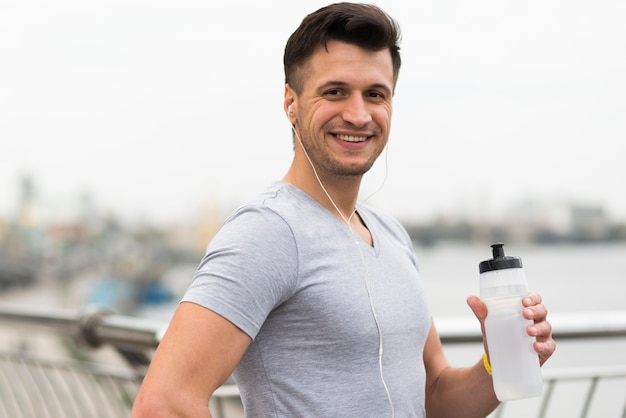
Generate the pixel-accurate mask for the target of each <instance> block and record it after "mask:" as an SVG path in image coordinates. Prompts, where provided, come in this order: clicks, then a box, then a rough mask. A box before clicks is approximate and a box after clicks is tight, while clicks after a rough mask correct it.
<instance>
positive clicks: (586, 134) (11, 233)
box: [0, 0, 626, 314]
mask: <svg viewBox="0 0 626 418" xmlns="http://www.w3.org/2000/svg"><path fill="white" fill-rule="evenodd" d="M324 4H325V3H324V2H319V1H312V2H306V3H300V2H293V1H281V0H272V1H269V2H245V1H244V2H241V1H239V2H210V3H207V2H201V1H194V0H183V1H180V2H176V3H171V2H163V1H157V2H146V1H140V0H131V1H91V2H80V1H74V0H61V1H57V2H54V3H49V2H40V1H11V0H5V1H3V2H1V3H0V144H1V146H0V250H1V253H0V254H1V255H0V283H1V285H2V286H3V287H4V288H6V289H8V288H13V287H15V286H16V285H19V286H24V285H33V284H36V283H38V282H43V281H48V282H54V283H58V282H63V281H68V282H71V281H73V278H75V277H77V276H80V277H81V280H80V281H79V283H81V284H83V285H84V284H85V283H86V282H89V284H88V285H85V287H86V288H85V289H83V290H82V293H83V295H82V296H81V299H80V300H78V301H77V302H79V303H81V304H82V303H85V302H94V301H98V302H101V303H105V302H107V301H106V300H99V299H98V298H102V297H104V296H102V295H104V294H106V293H107V292H111V293H112V292H113V290H112V288H111V289H110V288H109V287H108V286H112V285H111V282H112V281H115V280H117V279H120V280H121V282H120V283H121V284H118V285H116V287H115V289H116V290H115V291H116V292H117V291H120V292H123V293H124V292H128V291H130V289H129V288H128V286H129V283H131V284H132V286H131V288H136V287H139V288H141V289H143V290H142V292H144V293H145V292H148V291H151V292H155V294H153V295H151V296H150V297H153V298H158V297H165V296H166V295H160V296H159V295H157V293H158V292H157V290H155V289H156V288H152V287H151V286H152V285H154V286H157V284H160V283H161V284H162V283H163V281H164V280H166V278H168V277H170V276H172V273H171V272H172V271H175V272H176V274H174V275H173V276H174V277H175V278H171V280H172V281H173V282H174V284H173V283H169V284H167V286H166V287H170V288H171V287H172V286H174V285H175V286H177V287H179V288H177V289H176V291H180V288H184V287H185V286H186V284H188V282H189V280H190V278H191V272H192V271H193V267H194V266H195V264H197V262H198V261H199V258H200V257H201V256H202V253H203V251H204V248H205V246H206V244H207V242H208V241H209V240H210V238H211V237H212V235H213V234H214V233H215V231H216V229H217V228H218V227H219V225H220V224H221V222H222V221H223V220H224V218H225V217H226V216H227V215H228V214H229V213H231V212H232V210H233V209H234V208H236V207H237V206H238V205H240V204H242V203H243V202H245V201H246V200H247V199H249V198H250V197H252V196H253V195H255V194H256V193H258V192H259V191H261V190H263V188H265V187H266V186H267V185H268V184H269V183H270V182H271V181H273V180H277V179H280V178H281V177H282V175H283V174H284V172H285V171H286V169H287V167H288V164H289V163H290V159H291V155H292V148H291V138H290V132H289V125H288V123H287V121H286V120H285V117H284V113H283V110H282V93H283V73H282V53H283V48H284V44H285V41H286V39H287V37H288V36H289V35H290V34H291V32H292V31H293V30H294V29H295V28H296V26H297V25H298V24H299V22H300V20H301V18H302V17H304V15H305V14H307V13H309V12H311V11H312V10H315V9H316V8H318V7H320V6H322V5H324ZM378 4H379V5H380V6H382V7H383V8H384V9H385V10H386V11H388V12H389V13H390V14H391V15H392V16H394V17H396V18H397V20H398V21H399V23H400V25H401V27H402V30H403V39H402V44H401V45H402V49H401V50H402V54H403V67H402V70H401V75H400V80H399V84H398V87H397V93H396V96H395V99H394V125H393V129H392V136H391V139H390V145H389V149H388V151H387V155H386V157H385V158H381V159H380V160H379V162H378V163H377V166H376V167H375V168H374V169H373V171H372V172H371V173H370V174H369V175H368V177H367V178H366V181H365V184H364V187H363V196H364V197H365V196H369V195H370V194H371V193H373V192H374V191H376V190H377V189H378V188H379V187H380V186H381V185H382V189H380V190H379V191H377V192H376V193H374V195H373V196H371V197H370V198H368V200H367V202H368V203H369V204H371V205H374V206H377V207H380V208H382V209H384V210H386V211H388V212H390V213H392V214H393V215H395V216H397V217H398V218H399V219H400V220H401V221H402V222H403V223H404V224H405V226H406V227H407V229H408V230H409V232H410V233H411V235H412V237H413V238H414V240H415V243H416V248H417V251H418V255H419V256H420V258H421V260H422V264H423V271H424V273H425V280H427V281H432V282H433V283H445V282H442V281H443V280H452V278H451V277H450V276H451V274H450V273H448V274H447V276H446V274H444V273H445V272H446V271H447V270H446V269H447V268H449V266H450V265H458V262H455V261H452V262H450V261H445V262H443V263H442V264H441V265H438V264H434V259H437V258H436V257H433V254H438V253H437V252H438V251H442V253H443V254H446V255H447V256H448V257H450V259H451V260H457V259H458V257H457V256H456V255H455V254H461V253H462V251H464V250H468V251H471V248H473V247H476V246H478V247H481V249H480V250H479V252H470V254H471V256H468V257H471V258H473V260H472V264H471V265H470V266H467V267H464V269H465V271H464V272H463V273H461V272H459V273H458V274H459V275H462V276H464V277H465V278H466V280H467V282H468V283H470V282H471V283H472V285H474V287H475V284H474V281H473V278H474V275H475V273H476V272H475V269H476V266H475V264H477V263H478V262H479V261H480V260H481V259H484V258H485V257H487V256H488V255H489V251H488V250H489V249H488V244H490V243H491V242H493V241H496V240H502V241H505V242H506V243H507V247H510V246H511V245H518V246H520V245H524V246H526V248H519V247H518V248H519V249H520V250H522V249H523V252H527V253H530V254H535V253H537V254H546V257H547V258H548V259H553V258H552V256H551V255H550V254H549V253H546V251H548V250H546V248H552V247H554V246H555V245H558V246H560V248H561V249H560V250H559V251H560V253H559V254H560V255H561V256H562V257H564V259H566V260H568V261H567V263H566V264H576V263H578V262H580V261H581V257H580V256H579V253H578V252H581V253H582V254H584V255H585V257H586V256H589V255H590V254H594V253H599V254H604V253H605V252H604V251H600V250H597V248H598V246H600V245H603V246H605V247H603V248H608V249H607V252H608V253H613V252H615V250H614V249H615V248H618V249H621V248H622V247H621V246H622V242H623V240H624V239H625V238H626V227H625V224H626V193H624V192H623V191H622V190H623V186H622V183H623V181H624V179H626V164H625V161H624V160H625V158H626V152H625V145H624V143H625V142H624V140H625V139H626V122H625V120H624V117H623V115H624V114H626V100H625V99H624V97H626V79H625V78H624V76H623V75H624V74H625V73H626V24H625V23H626V5H625V4H624V3H623V2H620V1H611V0H599V1H597V2H594V3H593V4H591V3H589V2H585V1H561V0H548V1H541V2H539V1H530V2H524V3H519V2H514V3H503V2H498V1H495V0H494V1H489V0H481V1H477V2H471V3H467V2H460V1H451V0H448V1H441V2H436V3H423V2H422V3H410V2H409V3H407V2H403V1H399V0H384V1H383V0H381V1H380V2H378ZM450 242H452V243H454V245H449V246H445V245H443V244H442V243H450ZM528 246H532V247H528ZM566 246H570V247H571V251H570V252H569V253H568V252H567V251H565V250H563V248H565V247H566ZM581 246H587V247H588V246H593V247H594V248H595V249H594V250H590V251H586V250H581ZM512 250H513V251H515V247H513V249H512ZM455 252H456V253H455ZM617 253H619V251H617ZM620 254H621V253H620ZM518 255H520V256H523V255H524V254H518ZM585 257H582V259H584V258H585ZM618 258H620V259H621V256H620V257H618ZM530 261H532V260H528V261H527V264H528V265H529V266H532V264H530ZM616 263H618V261H613V260H611V261H609V262H607V261H604V264H608V265H613V264H616ZM559 264H565V263H559ZM596 264H597V263H596ZM181 266H184V267H185V268H186V269H185V270H184V271H185V273H184V274H180V270H178V269H180V268H181ZM188 270H190V271H191V272H188ZM579 270H580V269H578V270H577V271H579ZM616 271H617V267H616ZM426 273H428V274H426ZM555 274H558V269H556V272H552V271H551V272H550V274H549V275H550V276H551V277H552V280H556V279H555V278H554V275H555ZM614 274H620V275H621V274H623V269H622V270H621V271H619V273H614ZM168 275H169V276H168ZM604 275H606V274H604ZM546 276H548V274H547V273H546ZM569 279H570V281H571V277H569ZM584 279H585V278H583V277H581V278H580V280H584ZM105 283H108V284H105ZM537 284H539V283H537ZM118 287H119V288H118ZM121 288H124V289H126V290H124V291H122V290H121ZM472 289H473V288H472ZM66 293H67V292H63V294H66ZM144 297H148V296H146V295H145V294H144V296H138V295H136V294H135V295H134V296H133V298H132V300H125V301H124V303H125V304H126V305H124V308H123V310H124V311H126V310H132V309H134V307H135V304H136V303H137V301H139V302H141V301H142V300H143V298H144ZM92 299H93V300H92ZM565 308H571V309H574V308H575V306H574V305H572V306H571V307H570V306H566V307H564V309H565ZM447 312H449V311H448V308H445V309H443V312H442V314H445V313H447ZM453 312H456V311H454V310H453Z"/></svg>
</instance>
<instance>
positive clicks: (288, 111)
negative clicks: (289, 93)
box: [287, 105, 293, 116]
mask: <svg viewBox="0 0 626 418" xmlns="http://www.w3.org/2000/svg"><path fill="white" fill-rule="evenodd" d="M287 113H288V114H289V116H291V114H292V113H293V111H292V110H291V105H289V106H287Z"/></svg>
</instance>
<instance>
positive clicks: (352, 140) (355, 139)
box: [337, 135, 367, 142]
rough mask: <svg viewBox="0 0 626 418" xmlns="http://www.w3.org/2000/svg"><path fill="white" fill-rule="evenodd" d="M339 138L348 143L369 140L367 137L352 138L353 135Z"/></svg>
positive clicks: (339, 136)
mask: <svg viewBox="0 0 626 418" xmlns="http://www.w3.org/2000/svg"><path fill="white" fill-rule="evenodd" d="M337 138H339V139H341V140H342V141H346V142H363V141H365V140H366V139H367V137H366V136H352V135H337Z"/></svg>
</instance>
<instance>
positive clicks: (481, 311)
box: [467, 296, 487, 322]
mask: <svg viewBox="0 0 626 418" xmlns="http://www.w3.org/2000/svg"><path fill="white" fill-rule="evenodd" d="M467 304H468V305H469V307H470V309H471V310H472V312H474V315H476V318H478V320H479V321H481V322H483V321H484V320H485V318H487V306H486V305H485V304H484V303H483V302H482V301H481V300H480V298H479V297H478V296H469V297H468V298H467Z"/></svg>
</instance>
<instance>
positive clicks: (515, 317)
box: [478, 243, 543, 402]
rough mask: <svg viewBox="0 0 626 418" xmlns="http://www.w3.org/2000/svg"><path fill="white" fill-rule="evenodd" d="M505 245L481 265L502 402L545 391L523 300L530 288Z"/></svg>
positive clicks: (490, 343)
mask: <svg viewBox="0 0 626 418" xmlns="http://www.w3.org/2000/svg"><path fill="white" fill-rule="evenodd" d="M503 247H504V244H502V243H497V244H493V245H492V246H491V248H492V249H493V258H492V259H490V260H485V261H483V262H481V263H480V264H479V266H478V267H479V270H480V276H479V281H480V298H481V300H482V301H483V303H484V304H485V305H487V309H488V313H487V318H486V319H485V334H486V336H487V348H488V349H489V361H490V363H491V370H492V378H493V388H494V390H495V392H496V396H497V397H498V400H500V401H502V402H504V401H510V400H513V399H522V398H532V397H535V396H540V395H541V392H542V389H543V382H542V377H541V371H540V369H539V356H538V355H537V352H536V351H535V350H534V349H533V343H534V342H535V338H534V337H531V336H529V335H528V333H527V332H526V328H527V327H528V326H529V325H531V324H532V322H533V321H532V320H528V319H525V318H524V317H523V316H522V309H523V306H522V298H523V297H524V296H526V295H527V294H528V285H527V283H526V277H525V275H524V269H523V268H522V260H521V259H520V258H519V257H510V256H505V255H504V248H503Z"/></svg>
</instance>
